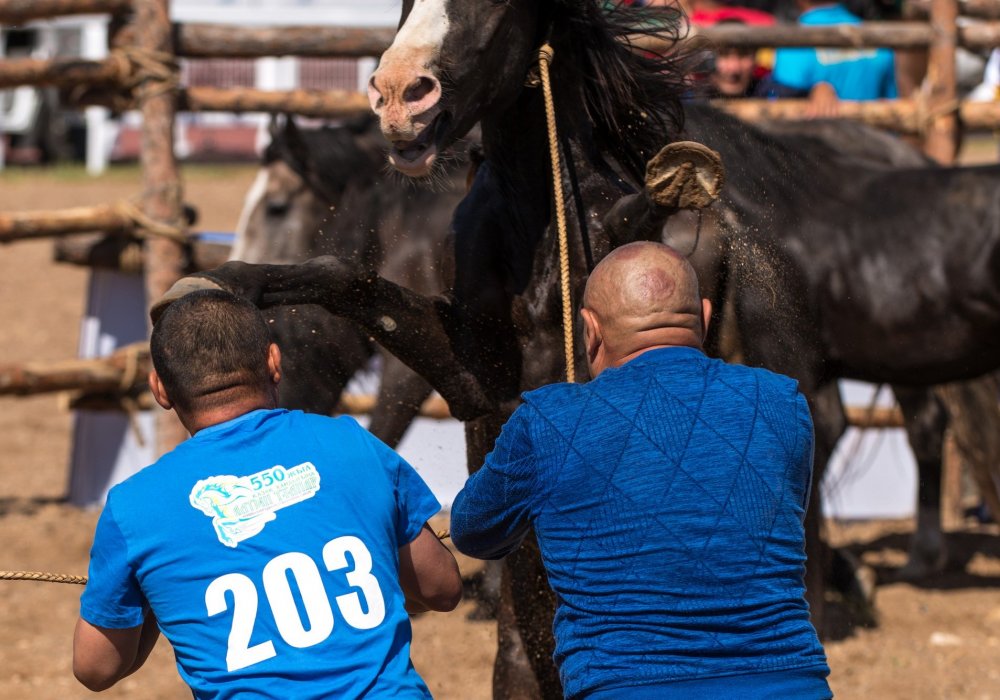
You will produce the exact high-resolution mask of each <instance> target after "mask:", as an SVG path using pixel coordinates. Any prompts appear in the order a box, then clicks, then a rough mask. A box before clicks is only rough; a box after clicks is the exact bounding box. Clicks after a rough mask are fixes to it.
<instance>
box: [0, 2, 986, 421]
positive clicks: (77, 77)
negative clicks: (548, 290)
mask: <svg viewBox="0 0 1000 700" xmlns="http://www.w3.org/2000/svg"><path fill="white" fill-rule="evenodd" d="M911 8H912V13H911V14H912V15H913V16H921V13H923V15H926V16H928V17H929V21H904V22H871V23H864V24H860V25H853V26H828V27H817V26H811V27H801V26H792V25H785V26H774V27H750V26H732V25H729V26H713V27H706V28H700V29H697V30H696V31H695V32H694V33H693V35H692V37H691V38H690V40H693V41H698V42H703V43H705V44H706V45H712V44H718V45H730V46H775V47H777V46H819V47H841V48H866V47H876V46H884V47H890V48H899V49H927V50H928V51H929V53H930V70H929V71H928V75H927V79H926V81H925V85H924V89H923V90H922V91H921V94H922V97H920V98H919V99H915V98H911V99H900V100H882V101H874V102H842V103H841V114H842V115H843V116H845V117H849V118H854V119H859V120H861V121H864V122H867V123H870V124H874V125H877V126H881V127H886V128H889V129H894V130H897V131H901V132H909V133H920V134H923V135H924V136H925V138H926V147H927V151H928V152H929V153H930V154H931V155H933V156H934V157H935V158H937V159H938V160H939V161H941V162H943V163H951V162H952V161H953V160H954V157H955V151H956V144H957V138H956V133H957V128H958V124H959V122H960V121H961V122H962V123H964V124H966V125H968V126H972V127H976V128H993V127H996V126H998V125H1000V103H997V104H994V103H979V104H960V103H959V102H958V100H957V90H956V80H955V49H956V47H957V46H966V47H969V48H988V47H994V46H1000V21H994V20H995V19H997V18H1000V0H963V1H962V2H959V0H923V1H922V2H916V3H913V4H912V5H911ZM960 8H962V9H963V10H964V11H967V13H968V15H970V16H973V17H980V18H984V19H980V20H975V21H964V22H963V23H961V24H960V23H959V20H958V17H959V12H960ZM168 10H169V0H0V24H5V25H17V24H21V23H24V22H28V21H32V20H42V19H48V18H54V17H58V16H66V15H80V14H95V13H105V14H109V15H111V16H112V23H111V26H112V30H111V32H110V34H109V55H108V56H107V58H104V59H101V60H83V59H65V58H59V59H52V60H37V59H13V60H5V61H0V88H6V87H15V86H20V85H37V86H43V85H45V86H60V87H67V86H72V87H73V88H74V94H76V96H77V97H78V99H79V104H80V106H85V105H90V104H103V105H111V106H114V107H115V108H116V109H119V110H122V109H138V110H140V111H141V113H142V144H143V146H142V151H141V156H140V163H141V166H142V173H143V175H142V190H141V191H140V192H139V193H137V196H136V199H135V201H132V202H125V203H111V204H98V205H95V206H92V207H83V208H75V209H67V210H62V211H49V212H21V213H12V214H4V215H0V243H6V242H10V241H13V240H17V239H20V238H36V237H38V236H65V235H76V234H81V233H87V232H91V233H92V232H100V233H107V234H116V235H119V236H125V237H132V238H139V239H142V240H143V247H142V250H143V253H142V268H143V270H144V273H145V286H146V292H147V298H149V299H151V300H152V299H157V298H159V297H160V296H161V295H162V294H163V293H164V292H165V291H166V290H167V289H168V288H169V287H170V286H171V285H172V284H173V283H174V282H175V281H176V280H177V279H179V278H180V277H181V276H182V275H183V274H184V273H185V271H186V270H187V269H189V267H190V265H191V263H192V257H194V258H195V259H196V260H197V259H198V253H197V249H196V248H194V247H192V246H191V245H190V239H189V238H188V231H187V227H186V224H185V220H184V216H183V208H182V183H181V180H180V176H179V171H178V167H177V162H176V160H175V157H174V150H173V144H172V136H173V125H174V119H175V115H176V113H177V112H178V110H187V111H227V112H265V113H279V112H281V113H295V114H301V115H307V116H311V117H330V118H336V117H343V116H347V115H352V114H356V113H358V112H361V111H366V110H368V100H367V97H366V96H364V95H361V94H359V93H354V92H342V91H317V90H294V91H262V90H256V89H250V88H215V87H189V86H184V85H182V84H181V81H180V69H179V66H178V62H177V59H178V58H179V57H185V58H259V57H266V56H300V57H327V58H345V57H367V56H377V55H380V54H381V53H382V52H383V51H384V50H385V49H386V48H387V47H388V45H389V44H390V43H391V40H392V35H393V33H394V32H393V30H391V29H384V28H363V27H284V28H280V29H274V28H249V27H240V26H231V25H211V24H194V23H181V24H172V23H171V22H170V20H169V12H168ZM637 46H639V47H641V46H644V45H643V44H638V43H637ZM652 48H658V49H664V50H669V49H670V47H669V46H662V45H659V46H657V45H653V46H652ZM720 104H721V105H722V106H724V107H725V108H726V109H730V110H732V111H733V112H735V113H736V114H738V115H739V116H742V117H745V118H750V119H758V118H765V117H766V118H775V117H777V118H796V117H800V116H801V115H802V109H803V106H802V104H801V101H794V100H791V101H760V100H737V101H725V102H721V103H720ZM94 245H95V246H98V245H102V243H95V244H94ZM105 247H107V246H105ZM98 258H100V256H99V255H96V254H92V251H89V250H87V249H80V248H79V247H77V248H76V250H75V252H74V253H70V254H68V255H67V256H66V259H70V260H76V261H86V262H92V261H94V260H96V259H98ZM202 258H203V259H204V256H202ZM208 259H210V260H211V258H208ZM853 418H854V419H855V421H856V422H859V423H863V424H876V425H880V426H885V425H896V424H898V422H899V417H898V415H896V414H893V415H891V416H890V415H882V414H879V415H878V416H877V417H875V416H874V414H869V413H860V412H858V411H855V412H854V413H853Z"/></svg>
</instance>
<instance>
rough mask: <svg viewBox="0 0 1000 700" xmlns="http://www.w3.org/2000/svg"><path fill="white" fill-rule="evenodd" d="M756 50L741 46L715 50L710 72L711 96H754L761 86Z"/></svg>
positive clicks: (709, 86)
mask: <svg viewBox="0 0 1000 700" xmlns="http://www.w3.org/2000/svg"><path fill="white" fill-rule="evenodd" d="M755 53H756V52H755V51H754V50H753V49H748V48H744V47H740V46H723V47H721V48H719V49H717V50H716V51H715V55H714V57H713V60H712V68H711V71H710V72H709V74H708V81H709V85H708V88H709V95H710V96H711V97H722V98H730V99H731V98H738V97H753V96H755V95H756V94H757V90H758V88H759V86H760V79H761V75H760V72H759V71H760V70H761V68H760V66H758V65H757V61H756V60H755V57H754V55H755Z"/></svg>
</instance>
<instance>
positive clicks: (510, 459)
mask: <svg viewBox="0 0 1000 700" xmlns="http://www.w3.org/2000/svg"><path fill="white" fill-rule="evenodd" d="M812 447H813V433H812V421H811V418H810V415H809V409H808V407H807V405H806V402H805V399H804V398H803V397H802V395H801V394H799V393H798V391H797V387H796V383H795V382H794V381H793V380H791V379H789V378H787V377H783V376H781V375H777V374H773V373H771V372H768V371H766V370H762V369H752V368H749V367H743V366H739V365H728V364H725V363H723V362H721V361H718V360H712V359H709V358H707V357H706V356H705V355H704V354H702V353H701V352H699V351H698V350H694V349H691V348H679V347H678V348H663V349H658V350H651V351H648V352H646V353H643V354H642V355H640V356H638V357H637V358H635V359H633V360H631V361H630V362H628V363H626V364H625V365H623V366H621V367H619V368H614V369H607V370H605V371H604V372H602V373H601V374H600V375H599V376H598V377H597V378H596V379H595V380H593V381H591V382H589V383H587V384H553V385H550V386H547V387H543V388H541V389H538V390H536V391H532V392H529V393H527V394H525V395H524V403H523V404H522V405H521V406H520V407H519V408H518V410H517V411H515V413H514V414H513V416H511V418H510V420H509V421H508V422H507V424H506V425H505V426H504V428H503V432H502V433H501V435H500V437H499V438H498V439H497V443H496V446H495V448H494V450H493V452H491V453H490V455H489V456H488V457H487V459H486V463H485V465H484V466H483V468H482V469H480V470H479V471H478V472H476V473H475V474H474V475H472V476H471V477H470V478H469V480H468V482H467V483H466V485H465V488H464V489H463V490H462V492H461V493H460V494H459V495H458V497H457V498H456V499H455V503H454V504H453V506H452V512H451V536H452V541H453V542H454V543H455V546H456V547H457V548H458V549H459V550H460V551H462V552H465V553H466V554H470V555H472V556H475V557H482V558H496V557H500V556H503V555H504V554H507V553H508V552H510V551H512V550H513V549H514V548H516V547H517V546H518V544H519V543H520V541H521V539H522V538H523V537H524V535H525V534H526V532H527V530H528V528H529V526H533V527H534V530H535V535H536V536H537V538H538V544H539V547H540V549H541V553H542V559H543V561H544V564H545V569H546V571H547V573H548V577H549V584H550V585H551V586H552V588H553V590H554V591H555V593H556V598H557V601H558V602H557V609H556V616H555V622H554V631H555V638H556V651H555V661H556V663H557V664H558V666H559V671H560V677H561V679H562V683H563V689H564V691H565V693H566V696H567V697H570V698H573V697H584V696H586V697H588V698H590V697H594V698H612V697H628V698H647V697H648V698H654V697H655V698H673V697H679V698H680V697H683V698H693V697H697V698H699V699H705V698H708V699H711V698H720V699H721V698H732V697H740V698H747V699H754V698H777V697H780V698H809V699H810V700H817V699H818V698H828V697H830V690H829V686H828V685H827V682H826V676H827V675H828V674H829V668H828V666H827V664H826V657H825V655H824V652H823V648H822V646H821V645H820V643H819V639H818V637H817V636H816V632H815V630H814V629H813V626H812V624H811V622H810V620H809V609H808V605H807V603H806V601H805V597H804V596H805V585H804V582H803V574H804V571H805V551H804V550H805V544H804V543H805V533H804V527H803V519H804V517H805V512H806V506H807V503H808V499H809V487H810V480H811V475H812ZM734 688H736V689H738V691H739V692H736V693H734ZM626 689H627V692H626Z"/></svg>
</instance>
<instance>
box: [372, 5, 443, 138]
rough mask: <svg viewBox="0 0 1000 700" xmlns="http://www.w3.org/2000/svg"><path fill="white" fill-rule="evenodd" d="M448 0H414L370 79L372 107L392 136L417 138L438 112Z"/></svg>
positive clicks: (386, 131) (387, 132)
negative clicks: (439, 70)
mask: <svg viewBox="0 0 1000 700" xmlns="http://www.w3.org/2000/svg"><path fill="white" fill-rule="evenodd" d="M447 9H448V0H416V1H415V2H414V3H413V8H412V9H411V11H410V14H409V15H408V16H407V17H406V21H405V22H404V23H403V26H402V27H400V28H399V31H398V32H397V33H396V38H395V39H394V40H393V42H392V45H391V46H390V47H389V48H388V49H387V50H386V52H385V53H384V54H382V59H381V61H380V62H379V68H378V70H377V71H375V73H374V75H372V78H371V81H370V82H369V85H368V96H369V100H370V102H371V106H372V109H373V110H374V111H375V113H376V114H378V115H379V116H380V117H381V119H382V131H383V133H385V135H386V136H387V137H388V138H389V139H390V140H392V141H409V140H412V139H415V138H416V137H417V136H418V135H419V134H420V132H421V131H422V129H423V128H425V127H426V126H427V125H428V124H429V123H430V122H431V121H432V120H433V118H434V117H435V116H436V115H437V112H438V109H436V107H437V103H438V101H439V100H440V98H441V83H440V80H439V78H438V76H437V75H436V66H437V63H438V59H439V58H440V56H441V51H442V48H443V47H444V41H445V37H447V36H448V30H449V28H450V23H449V21H448V12H447Z"/></svg>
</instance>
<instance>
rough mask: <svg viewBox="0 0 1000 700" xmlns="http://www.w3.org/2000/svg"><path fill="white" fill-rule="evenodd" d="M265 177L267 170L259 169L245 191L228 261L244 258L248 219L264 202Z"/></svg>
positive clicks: (265, 190) (246, 244)
mask: <svg viewBox="0 0 1000 700" xmlns="http://www.w3.org/2000/svg"><path fill="white" fill-rule="evenodd" d="M267 177H268V175H267V168H261V169H260V170H259V171H258V172H257V177H256V178H254V181H253V184H251V185H250V189H249V190H248V191H247V196H246V198H245V199H244V200H243V209H242V210H241V211H240V218H239V221H237V222H236V240H234V241H233V248H232V251H230V253H229V259H230V260H243V259H244V258H245V257H246V254H247V249H248V248H249V246H250V242H249V241H248V240H247V229H248V228H249V226H250V217H251V216H252V215H253V213H254V210H255V209H256V208H257V207H258V205H260V204H261V202H262V201H263V200H264V195H265V193H266V192H267Z"/></svg>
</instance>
